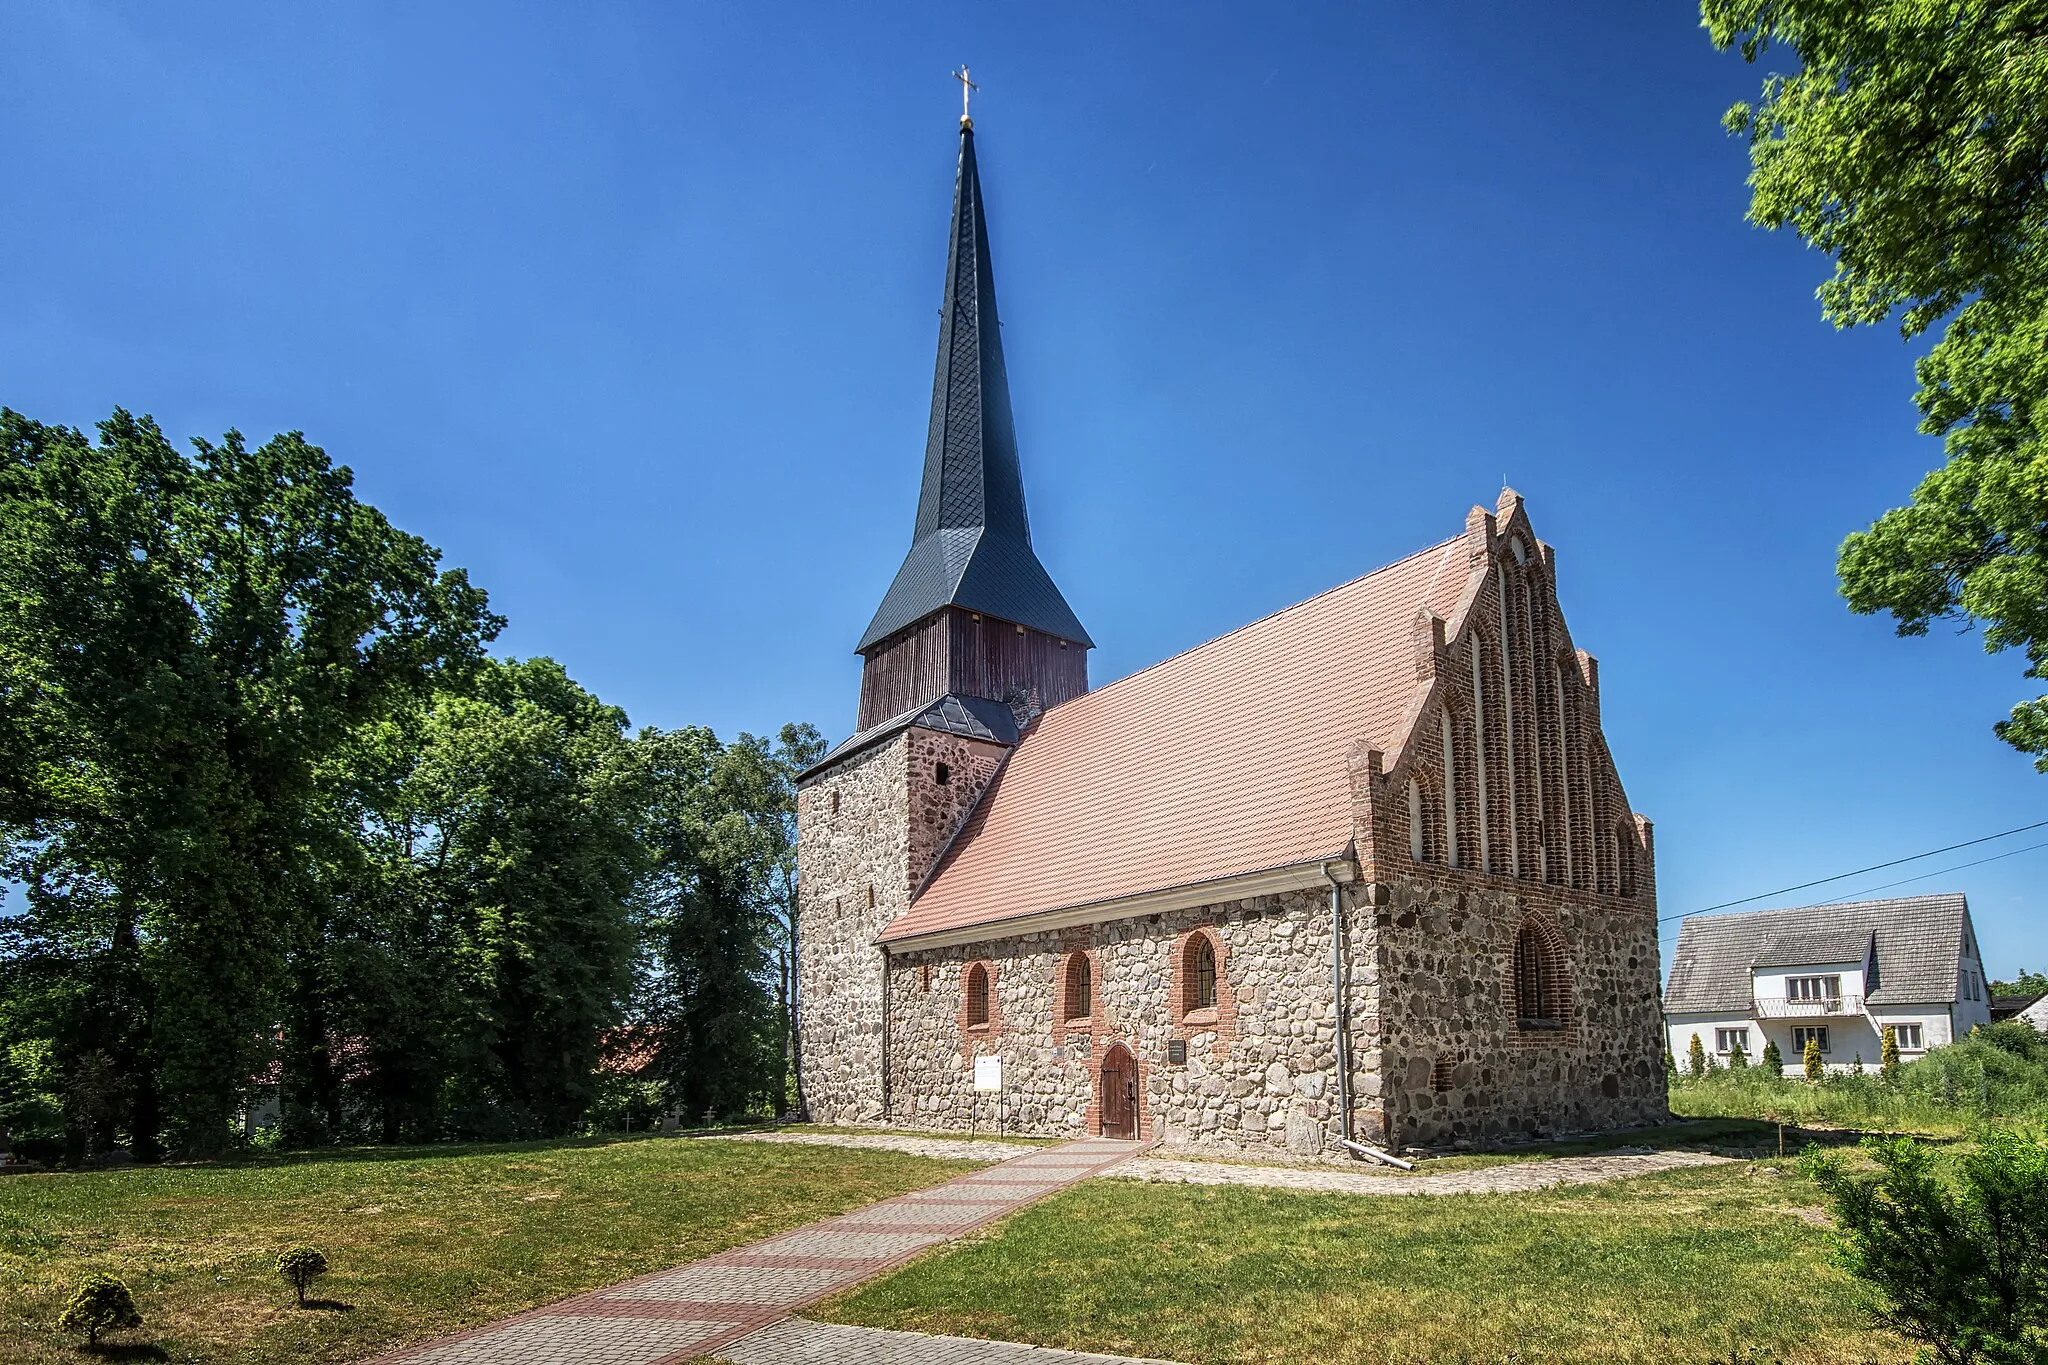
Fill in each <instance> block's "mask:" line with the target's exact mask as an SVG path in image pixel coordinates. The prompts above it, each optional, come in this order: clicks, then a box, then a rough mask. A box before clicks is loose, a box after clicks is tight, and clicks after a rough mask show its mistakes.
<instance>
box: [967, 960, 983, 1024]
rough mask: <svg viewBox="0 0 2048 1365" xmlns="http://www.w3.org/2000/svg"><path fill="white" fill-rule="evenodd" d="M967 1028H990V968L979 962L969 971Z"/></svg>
mask: <svg viewBox="0 0 2048 1365" xmlns="http://www.w3.org/2000/svg"><path fill="white" fill-rule="evenodd" d="M963 989H964V990H965V992H966V995H967V1027H969V1028H986V1027H987V1026H988V968H986V967H984V966H982V965H981V964H980V963H979V962H977V963H975V964H974V965H973V966H972V967H969V968H968V969H967V983H966V985H965V987H964V988H963Z"/></svg>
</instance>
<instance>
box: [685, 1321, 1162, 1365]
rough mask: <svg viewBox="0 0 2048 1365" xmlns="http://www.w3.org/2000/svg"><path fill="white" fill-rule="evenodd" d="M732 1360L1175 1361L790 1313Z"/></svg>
mask: <svg viewBox="0 0 2048 1365" xmlns="http://www.w3.org/2000/svg"><path fill="white" fill-rule="evenodd" d="M718 1358H719V1359H720V1360H728V1361H731V1362H733V1365H1173V1362H1172V1361H1164V1360H1139V1359H1137V1358H1136V1357H1133V1356H1103V1355H1090V1354H1088V1353H1086V1352H1083V1351H1061V1350H1056V1349H1054V1348H1053V1347H1050V1346H1025V1345H1021V1344H1019V1343H1016V1342H1009V1341H977V1340H975V1339H974V1338H972V1337H934V1336H926V1335H925V1334H924V1333H922V1332H889V1331H884V1330H883V1329H881V1328H879V1327H842V1326H840V1325H838V1324H836V1323H824V1322H807V1321H805V1320H804V1319H802V1318H787V1319H785V1320H783V1321H782V1322H778V1323H776V1324H775V1325H774V1326H772V1327H764V1328H762V1329H761V1330H760V1331H758V1332H755V1333H754V1334H752V1335H751V1336H746V1337H742V1338H740V1339H739V1340H738V1341H736V1342H734V1343H733V1344H732V1345H730V1346H727V1347H725V1348H724V1349H723V1350H721V1351H720V1352H719V1353H718Z"/></svg>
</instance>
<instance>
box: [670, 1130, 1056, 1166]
mask: <svg viewBox="0 0 2048 1365" xmlns="http://www.w3.org/2000/svg"><path fill="white" fill-rule="evenodd" d="M692 1140H693V1141H696V1142H794V1143H799V1144H802V1145H804V1146H809V1147H863V1148H866V1149H867V1150H868V1151H871V1152H908V1153H910V1154H911V1155H912V1156H936V1157H944V1158H946V1159H948V1160H952V1161H1008V1160H1009V1159H1010V1158H1011V1157H1013V1156H1022V1155H1024V1154H1025V1153H1026V1152H1043V1151H1047V1150H1049V1149H1048V1148H1046V1147H1043V1146H1040V1145H1038V1144H1036V1143H1030V1142H1004V1141H1003V1140H1002V1139H1001V1138H949V1137H912V1136H910V1135H908V1134H905V1133H714V1134H710V1135H708V1136H705V1137H701V1138H695V1139H692Z"/></svg>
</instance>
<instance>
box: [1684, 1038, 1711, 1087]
mask: <svg viewBox="0 0 2048 1365" xmlns="http://www.w3.org/2000/svg"><path fill="white" fill-rule="evenodd" d="M1685 1066H1686V1070H1688V1071H1690V1072H1691V1073H1692V1074H1693V1076H1694V1077H1695V1078H1697V1077H1700V1076H1704V1075H1706V1074H1707V1045H1706V1044H1705V1043H1702V1042H1701V1041H1700V1036H1699V1035H1698V1034H1697V1033H1695V1034H1694V1035H1693V1036H1692V1045H1691V1046H1689V1047H1687V1048H1686V1050H1685Z"/></svg>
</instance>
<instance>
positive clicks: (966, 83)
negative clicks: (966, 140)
mask: <svg viewBox="0 0 2048 1365" xmlns="http://www.w3.org/2000/svg"><path fill="white" fill-rule="evenodd" d="M953 79H954V80H956V81H958V82H960V126H961V127H963V128H972V127H973V126H974V120H973V119H971V118H969V117H968V116H967V96H968V93H969V92H970V91H974V90H979V89H981V87H980V86H978V85H976V84H975V83H974V82H973V81H970V80H968V79H967V68H966V67H964V66H963V67H961V68H960V69H959V70H958V71H955V72H954V73H953Z"/></svg>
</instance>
